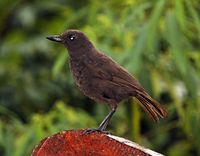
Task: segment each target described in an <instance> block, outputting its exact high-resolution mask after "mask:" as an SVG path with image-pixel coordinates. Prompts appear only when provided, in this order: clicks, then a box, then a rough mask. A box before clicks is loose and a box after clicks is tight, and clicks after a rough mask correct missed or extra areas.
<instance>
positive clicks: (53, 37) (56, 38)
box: [47, 35, 62, 42]
mask: <svg viewBox="0 0 200 156" xmlns="http://www.w3.org/2000/svg"><path fill="white" fill-rule="evenodd" d="M47 39H49V40H51V41H55V42H62V39H61V38H60V36H59V35H53V36H48V37H47Z"/></svg>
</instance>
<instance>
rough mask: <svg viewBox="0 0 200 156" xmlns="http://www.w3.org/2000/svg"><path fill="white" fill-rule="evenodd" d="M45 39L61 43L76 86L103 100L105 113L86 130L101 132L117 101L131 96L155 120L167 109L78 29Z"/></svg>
mask: <svg viewBox="0 0 200 156" xmlns="http://www.w3.org/2000/svg"><path fill="white" fill-rule="evenodd" d="M46 38H47V39H49V40H51V41H55V42H59V43H62V44H63V45H64V46H65V48H66V49H67V51H68V54H69V67H70V70H71V72H72V75H73V78H74V80H75V83H76V85H77V86H78V88H79V89H80V90H81V91H82V92H83V93H84V94H85V95H86V96H88V97H89V98H91V99H92V100H94V101H96V102H101V103H106V104H107V105H108V106H109V113H108V115H107V116H106V117H105V118H104V120H103V121H102V122H101V124H100V125H99V126H98V127H97V128H90V129H87V131H86V133H91V132H95V131H100V132H104V131H105V130H106V127H107V125H108V123H109V121H110V119H111V118H112V116H113V114H114V113H115V112H116V109H117V107H118V105H119V103H120V102H121V101H123V100H126V99H129V98H131V97H135V98H136V99H137V100H138V104H139V105H140V106H141V107H142V108H143V109H144V111H145V112H146V113H147V114H148V115H149V117H150V118H151V119H152V120H153V121H155V122H158V121H159V119H160V118H165V117H167V111H166V109H165V108H163V107H162V106H161V105H160V104H159V103H158V102H157V101H156V100H154V99H153V98H152V97H151V96H150V95H149V94H148V93H147V92H146V91H145V89H144V88H143V87H142V85H141V84H140V83H139V81H137V80H136V79H135V78H134V77H133V76H132V75H131V74H129V72H128V71H127V70H126V69H124V68H123V67H122V66H121V65H119V64H118V63H116V62H115V61H114V60H113V59H112V58H111V57H109V56H106V55H105V54H104V53H102V52H101V51H99V50H98V49H96V47H95V46H94V45H93V43H92V42H91V41H90V40H89V38H88V37H87V36H86V35H85V34H84V33H83V32H81V31H79V30H76V29H69V30H67V31H65V32H64V33H62V34H60V35H51V36H48V37H46Z"/></svg>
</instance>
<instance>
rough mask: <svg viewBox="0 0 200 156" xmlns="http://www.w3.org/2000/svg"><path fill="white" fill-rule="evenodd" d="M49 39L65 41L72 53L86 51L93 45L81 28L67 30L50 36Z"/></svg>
mask: <svg viewBox="0 0 200 156" xmlns="http://www.w3.org/2000/svg"><path fill="white" fill-rule="evenodd" d="M47 39H49V40H51V41H55V42H60V43H63V44H64V46H65V47H66V48H67V49H68V52H69V54H70V55H74V54H75V55H77V53H79V54H83V53H86V52H87V51H88V50H89V49H91V48H92V47H93V45H92V43H91V42H90V41H89V39H88V38H87V36H86V35H85V34H84V33H82V32H81V31H79V30H73V29H70V30H67V31H66V32H64V33H62V34H61V35H53V36H48V37H47Z"/></svg>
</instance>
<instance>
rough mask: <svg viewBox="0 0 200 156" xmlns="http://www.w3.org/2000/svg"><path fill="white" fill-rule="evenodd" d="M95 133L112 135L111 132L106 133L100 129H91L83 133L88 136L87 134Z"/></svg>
mask: <svg viewBox="0 0 200 156" xmlns="http://www.w3.org/2000/svg"><path fill="white" fill-rule="evenodd" d="M94 132H101V133H105V134H111V133H110V132H108V131H104V130H102V129H100V128H89V129H86V130H85V131H84V132H83V135H87V134H90V133H94Z"/></svg>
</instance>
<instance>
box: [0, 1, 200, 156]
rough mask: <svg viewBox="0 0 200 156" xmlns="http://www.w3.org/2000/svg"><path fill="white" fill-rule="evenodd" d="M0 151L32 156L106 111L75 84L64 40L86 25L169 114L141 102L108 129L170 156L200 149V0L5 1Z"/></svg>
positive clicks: (0, 42)
mask: <svg viewBox="0 0 200 156" xmlns="http://www.w3.org/2000/svg"><path fill="white" fill-rule="evenodd" d="M0 10H1V14H0V118H1V120H0V153H1V155H4V156H27V155H30V154H31V151H32V149H33V147H34V146H35V145H36V144H37V143H39V141H40V140H41V139H43V138H45V137H47V136H49V135H52V134H54V133H57V132H58V131H60V130H64V129H67V130H68V129H80V128H82V129H85V128H89V127H96V126H97V125H98V124H99V123H100V122H101V121H102V119H103V118H104V117H105V115H107V113H108V109H107V107H106V105H100V104H95V102H93V101H92V100H90V99H88V98H87V97H85V96H84V95H83V94H82V93H81V92H79V90H78V89H77V87H76V86H75V84H74V81H73V79H72V76H71V74H70V71H69V67H68V62H67V58H68V55H67V52H66V50H65V48H64V47H63V46H62V45H59V44H55V43H53V42H50V41H48V40H46V38H45V37H46V36H48V35H53V34H60V33H61V32H63V31H65V30H66V29H69V28H76V29H80V30H81V31H83V32H85V33H86V34H87V36H88V37H89V38H90V39H91V40H92V41H93V43H94V44H95V46H96V47H98V49H101V50H102V51H103V52H105V53H106V54H107V55H109V56H111V57H112V58H113V59H114V60H116V61H117V62H118V63H120V64H121V65H122V66H124V67H125V68H126V69H128V70H129V72H131V73H132V74H133V75H135V77H137V79H138V80H139V81H140V82H141V83H142V84H143V86H144V87H145V88H146V89H147V90H148V92H149V93H150V94H151V95H152V96H153V97H154V98H155V99H157V100H158V101H160V103H162V104H163V105H164V107H166V108H167V110H168V112H169V115H168V118H167V119H164V120H162V121H161V122H160V123H158V124H157V123H153V122H152V121H151V120H150V119H149V118H148V117H147V115H145V113H144V112H143V111H142V109H141V108H139V107H138V105H137V104H135V103H134V102H133V101H125V102H123V103H126V104H121V105H120V107H119V108H118V111H117V113H116V114H115V115H114V117H113V119H112V121H111V123H110V125H109V127H108V130H110V131H112V132H113V134H114V135H118V136H122V137H125V138H128V139H130V140H132V141H135V142H138V143H140V144H142V145H144V146H146V147H149V148H151V149H153V150H156V151H159V152H161V153H163V154H166V155H169V156H180V155H187V156H189V155H200V135H199V133H200V79H199V77H200V1H198V0H174V1H172V0H171V1H170V0H151V1H150V0H124V1H121V0H113V1H99V0H83V1H74V0H57V1H54V0H43V1H41V0H15V1H13V0H2V1H0Z"/></svg>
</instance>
